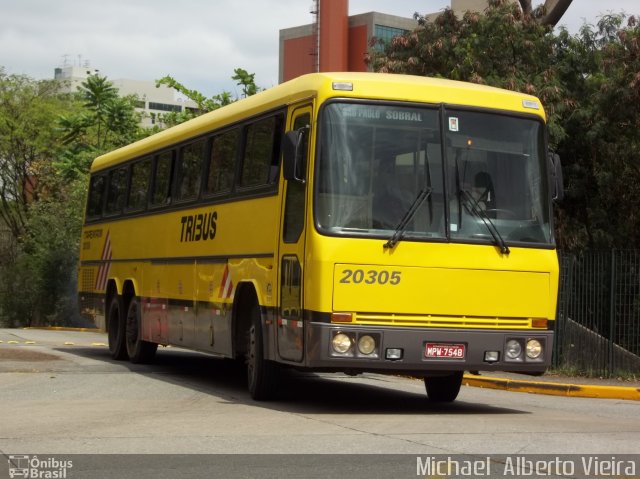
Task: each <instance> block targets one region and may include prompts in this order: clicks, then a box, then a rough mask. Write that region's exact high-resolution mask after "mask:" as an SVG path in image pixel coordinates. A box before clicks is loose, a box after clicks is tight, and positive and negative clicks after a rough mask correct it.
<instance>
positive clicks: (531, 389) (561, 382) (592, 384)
mask: <svg viewBox="0 0 640 479" xmlns="http://www.w3.org/2000/svg"><path fill="white" fill-rule="evenodd" d="M462 384H464V385H467V386H473V387H479V388H487V389H500V390H503V391H514V392H524V393H532V394H548V395H552V396H570V397H583V398H602V399H625V400H630V401H640V381H619V380H616V379H598V378H586V377H569V376H556V375H547V374H545V375H543V376H526V375H523V374H513V373H502V372H480V375H475V374H465V375H464V379H463V380H462Z"/></svg>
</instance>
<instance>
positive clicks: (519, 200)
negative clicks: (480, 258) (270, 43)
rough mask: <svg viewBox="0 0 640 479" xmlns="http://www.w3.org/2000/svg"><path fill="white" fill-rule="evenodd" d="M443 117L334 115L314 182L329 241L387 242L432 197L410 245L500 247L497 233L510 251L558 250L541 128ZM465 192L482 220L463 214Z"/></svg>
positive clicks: (463, 115) (429, 112) (344, 109)
mask: <svg viewBox="0 0 640 479" xmlns="http://www.w3.org/2000/svg"><path fill="white" fill-rule="evenodd" d="M440 115H441V113H440V111H439V110H438V109H435V108H416V107H406V106H400V105H397V106H396V105H368V104H362V103H331V104H329V105H327V106H326V107H325V108H324V109H323V114H322V120H321V139H320V156H319V164H318V169H317V178H316V182H315V189H316V195H315V210H314V211H315V218H316V222H317V224H318V226H319V229H320V231H324V232H326V233H330V234H348V235H362V236H367V237H380V238H387V239H388V238H389V237H391V236H392V235H394V232H395V231H396V229H397V228H398V227H399V224H400V223H401V222H402V221H403V219H404V218H405V215H406V213H407V211H409V210H410V209H411V207H412V204H413V203H414V202H415V199H416V198H417V197H419V195H420V194H421V192H423V191H426V190H429V191H430V194H429V195H428V196H427V197H425V199H424V201H422V202H420V203H419V205H418V206H417V208H415V211H414V212H412V215H411V218H410V220H409V221H407V222H406V224H404V225H403V226H402V238H403V240H404V241H412V240H420V239H422V240H429V239H434V240H450V241H464V242H475V241H479V242H489V243H496V240H495V237H496V234H495V233H497V236H498V237H501V238H504V240H503V242H505V243H508V244H511V243H549V242H550V241H551V229H550V220H549V205H548V201H547V185H546V180H544V178H546V177H545V176H544V169H543V167H544V163H543V161H544V158H545V156H544V151H543V148H544V147H543V142H542V131H543V128H542V123H541V122H539V121H536V120H532V119H528V118H518V117H511V116H506V115H496V114H492V113H486V112H476V111H474V112H470V111H454V110H447V111H446V112H445V115H446V116H445V118H444V122H442V123H441V120H440ZM441 124H444V126H445V131H444V132H442V131H441V130H442V128H441V126H440V125H441ZM443 145H445V146H444V148H443ZM443 151H444V152H445V159H444V160H443V157H442V152H443ZM461 191H467V192H468V195H469V196H470V198H472V199H473V201H474V204H475V205H477V208H479V209H481V210H482V214H480V215H479V214H474V213H473V212H470V211H468V209H467V208H465V207H464V206H463V203H462V202H461V194H460V192H461ZM483 217H485V218H488V219H490V223H491V224H492V225H493V227H494V228H495V230H496V232H493V231H489V230H488V228H487V225H486V223H485V219H484V218H483Z"/></svg>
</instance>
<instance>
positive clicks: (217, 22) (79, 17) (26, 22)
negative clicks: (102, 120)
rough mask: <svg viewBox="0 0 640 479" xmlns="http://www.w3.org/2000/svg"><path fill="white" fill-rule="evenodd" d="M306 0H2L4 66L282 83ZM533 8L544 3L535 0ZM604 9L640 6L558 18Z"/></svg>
mask: <svg viewBox="0 0 640 479" xmlns="http://www.w3.org/2000/svg"><path fill="white" fill-rule="evenodd" d="M329 1H330V0H329ZM312 3H313V2H312V0H108V1H105V0H103V1H97V0H0V67H4V69H5V72H6V73H9V74H25V75H28V76H30V77H32V78H35V79H45V78H52V77H53V72H54V69H55V68H56V67H59V66H63V65H64V64H65V63H66V64H67V65H81V66H84V65H85V64H87V63H88V65H89V66H90V67H91V68H92V69H97V70H99V71H100V73H101V74H102V75H105V76H107V77H108V78H109V79H112V80H116V79H121V78H126V79H135V80H147V81H153V80H156V79H159V78H161V77H163V76H165V75H171V76H173V77H174V78H175V79H176V80H178V81H179V82H181V83H183V84H184V85H185V86H187V87H188V88H192V89H196V90H199V91H201V92H202V93H204V94H206V95H207V96H211V95H215V94H217V93H220V92H222V91H230V92H231V93H232V94H234V95H236V96H237V95H238V94H239V87H238V86H236V85H235V82H234V81H233V80H231V76H233V70H234V68H238V67H240V68H244V69H245V70H247V71H248V72H250V73H255V74H256V77H255V80H256V83H257V84H258V85H259V86H260V87H263V88H268V87H271V86H274V85H276V84H277V83H278V48H279V47H278V38H279V37H278V35H279V30H281V29H283V28H289V27H295V26H299V25H304V24H309V23H311V22H312V21H313V17H312V15H311V13H310V9H311V6H312ZM533 3H534V5H537V4H539V3H541V2H540V1H535V0H534V2H533ZM449 5H450V2H449V1H447V0H350V2H349V14H350V15H356V14H359V13H365V12H370V11H378V12H382V13H388V14H392V15H398V16H405V17H412V16H413V14H414V12H418V13H421V14H426V13H433V12H438V11H440V10H442V9H444V8H445V7H447V6H449ZM610 12H625V13H627V14H634V13H635V14H638V13H640V2H639V1H638V0H609V1H608V2H602V0H573V3H572V5H571V7H570V8H569V10H568V11H567V12H566V14H565V15H564V17H563V18H562V20H561V22H560V23H561V24H563V25H565V26H566V27H567V28H568V29H569V30H570V31H572V32H577V31H578V29H579V27H580V26H581V25H582V24H583V23H584V22H587V23H590V24H595V23H596V22H597V21H598V18H599V17H600V16H601V15H602V14H606V13H610Z"/></svg>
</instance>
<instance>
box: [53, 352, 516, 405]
mask: <svg viewBox="0 0 640 479" xmlns="http://www.w3.org/2000/svg"><path fill="white" fill-rule="evenodd" d="M57 350H58V351H60V352H64V353H67V354H73V355H77V356H81V357H83V358H87V359H92V360H96V361H100V362H102V363H103V364H102V365H101V366H102V367H101V369H102V370H103V371H104V369H105V367H107V369H108V370H109V371H112V372H118V371H130V372H133V373H135V374H143V375H145V376H147V377H150V378H153V379H156V380H160V381H165V382H168V383H171V384H174V385H177V386H180V387H187V388H191V389H193V390H196V391H199V392H202V393H205V394H211V395H215V396H217V397H220V398H221V399H223V400H225V401H228V402H236V403H241V404H248V405H253V406H257V407H263V408H268V409H272V410H278V411H286V412H295V413H309V414H312V413H313V414H324V413H326V414H422V415H423V414H456V415H460V414H469V415H477V414H527V412H525V411H520V410H516V409H509V408H503V407H495V406H491V405H487V404H477V403H471V402H466V401H464V391H465V388H464V387H463V390H462V391H461V396H460V397H461V399H458V400H456V401H455V402H454V403H451V404H437V403H430V402H429V401H428V400H427V396H426V393H424V392H423V391H424V386H423V383H422V380H415V381H416V385H417V386H418V388H417V390H419V391H420V392H413V391H407V390H399V389H394V386H395V385H396V384H397V383H396V382H395V381H396V380H395V379H389V378H388V377H387V376H382V375H374V374H365V375H360V376H356V377H349V376H345V375H343V374H315V373H308V372H299V371H294V370H286V371H284V374H283V378H282V383H281V385H280V388H279V390H278V398H277V399H274V400H272V401H266V402H265V401H261V402H257V401H254V400H252V399H251V397H250V396H249V393H248V391H247V383H246V378H245V376H246V370H245V367H244V365H243V364H242V363H241V362H239V361H232V360H227V359H217V358H213V357H211V356H207V355H205V354H200V353H196V352H192V351H186V350H181V349H174V348H166V349H165V348H162V349H160V350H159V351H158V354H157V355H156V358H155V361H154V362H153V364H132V363H130V362H128V361H115V360H113V359H111V357H110V355H109V352H108V350H107V349H103V348H99V349H97V348H82V347H74V348H64V349H57ZM407 381H411V379H407Z"/></svg>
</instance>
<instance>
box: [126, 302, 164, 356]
mask: <svg viewBox="0 0 640 479" xmlns="http://www.w3.org/2000/svg"><path fill="white" fill-rule="evenodd" d="M140 316H141V312H140V303H139V302H138V300H137V299H136V298H132V299H131V302H129V308H128V309H127V320H126V328H127V330H126V344H127V354H128V355H129V361H131V362H132V363H135V364H137V363H149V362H151V361H153V357H154V356H155V354H156V351H157V349H158V345H157V344H156V343H150V342H149V341H143V340H142V338H141V334H140V330H141V324H142V323H141V317H140Z"/></svg>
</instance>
